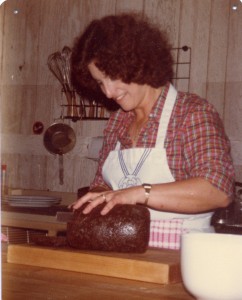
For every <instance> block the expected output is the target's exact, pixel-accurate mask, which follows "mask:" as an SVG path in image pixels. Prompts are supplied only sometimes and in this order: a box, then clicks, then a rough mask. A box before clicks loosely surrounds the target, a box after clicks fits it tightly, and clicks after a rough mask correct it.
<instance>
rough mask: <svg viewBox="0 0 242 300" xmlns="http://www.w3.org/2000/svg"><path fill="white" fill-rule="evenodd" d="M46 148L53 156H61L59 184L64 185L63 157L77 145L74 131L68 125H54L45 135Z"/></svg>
mask: <svg viewBox="0 0 242 300" xmlns="http://www.w3.org/2000/svg"><path fill="white" fill-rule="evenodd" d="M43 141H44V146H45V148H46V149H47V150H48V151H49V152H50V153H52V154H55V155H58V156H59V182H60V184H61V185H63V184H64V161H63V155H64V154H65V153H67V152H69V151H71V150H72V149H73V148H74V146H75V144H76V135H75V132H74V130H73V129H72V128H71V127H70V126H69V125H67V124H64V123H54V124H52V125H51V126H50V127H49V128H47V130H46V131H45V133H44V139H43Z"/></svg>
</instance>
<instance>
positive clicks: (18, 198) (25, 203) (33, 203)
mask: <svg viewBox="0 0 242 300" xmlns="http://www.w3.org/2000/svg"><path fill="white" fill-rule="evenodd" d="M4 202H7V203H8V204H9V205H10V206H15V207H16V206H17V207H50V206H53V205H58V204H60V202H61V198H58V197H49V196H23V195H11V196H6V197H4Z"/></svg>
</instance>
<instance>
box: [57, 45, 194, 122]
mask: <svg viewBox="0 0 242 300" xmlns="http://www.w3.org/2000/svg"><path fill="white" fill-rule="evenodd" d="M172 55H173V60H174V64H173V74H174V75H173V78H172V84H173V85H174V86H175V87H176V89H177V90H181V91H184V92H189V90H190V75H191V47H188V46H182V47H178V48H172ZM79 98H80V97H79ZM79 102H80V104H79V105H78V104H72V105H71V106H70V105H67V104H62V105H61V106H62V108H63V110H64V111H66V112H67V111H69V112H70V111H71V112H72V111H73V108H74V109H75V111H76V112H77V113H76V114H72V113H71V114H69V115H68V114H67V113H66V115H65V116H64V118H65V119H71V120H72V121H73V122H76V121H78V120H107V119H108V118H109V114H110V112H109V111H108V110H107V109H106V108H105V107H104V106H103V105H102V104H101V103H99V102H98V101H92V102H90V101H88V100H83V99H79Z"/></svg>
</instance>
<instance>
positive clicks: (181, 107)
mask: <svg viewBox="0 0 242 300" xmlns="http://www.w3.org/2000/svg"><path fill="white" fill-rule="evenodd" d="M168 88H169V83H168V84H167V85H166V88H165V89H163V92H162V94H161V97H160V98H159V100H158V101H156V103H155V105H154V106H153V108H152V110H151V113H150V115H149V120H148V122H147V123H146V125H145V127H144V128H142V130H141V132H140V135H139V139H138V141H137V147H142V148H147V147H148V148H153V147H155V142H156V136H157V131H158V127H159V120H160V116H161V113H162V109H163V106H164V102H165V99H166V95H167V92H168ZM133 119H134V113H133V112H132V111H130V112H124V111H123V110H121V109H119V110H118V111H116V112H114V113H113V114H112V115H111V117H110V119H109V121H108V123H107V126H106V128H105V130H104V143H103V148H102V150H101V152H100V159H99V165H98V169H97V173H96V176H95V179H94V181H93V183H92V184H91V186H90V188H91V189H92V188H94V187H96V186H106V184H105V182H104V180H103V178H102V166H103V164H104V162H105V160H106V158H107V156H108V154H109V152H110V151H112V150H114V148H115V146H116V143H117V141H118V140H119V141H120V143H121V149H128V148H132V141H131V138H130V136H129V133H128V130H129V126H130V124H131V123H132V121H133ZM164 146H165V148H166V153H167V159H168V164H169V167H170V170H171V173H172V175H173V177H174V178H175V180H176V181H178V180H183V179H188V178H192V177H193V178H194V177H200V178H204V179H206V180H208V181H210V182H211V183H212V184H213V185H214V186H216V187H217V188H218V189H220V190H222V191H223V192H225V193H226V194H228V195H229V196H231V195H232V194H233V188H234V168H233V163H232V159H231V156H230V143H229V140H228V138H227V136H226V134H225V131H224V127H223V124H222V121H221V119H220V117H219V114H218V113H217V112H216V110H215V109H214V107H213V106H212V105H211V104H209V103H208V102H207V101H206V100H204V99H202V98H200V97H199V96H197V95H195V94H190V93H184V92H178V95H177V99H176V103H175V106H174V108H173V111H172V115H171V118H170V121H169V125H168V129H167V135H166V139H165V145H164ZM161 168H162V166H161Z"/></svg>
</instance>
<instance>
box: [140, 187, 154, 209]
mask: <svg viewBox="0 0 242 300" xmlns="http://www.w3.org/2000/svg"><path fill="white" fill-rule="evenodd" d="M142 186H143V188H144V190H145V202H144V203H143V204H144V205H147V204H148V200H149V197H150V191H151V187H152V185H151V184H149V183H143V184H142Z"/></svg>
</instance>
